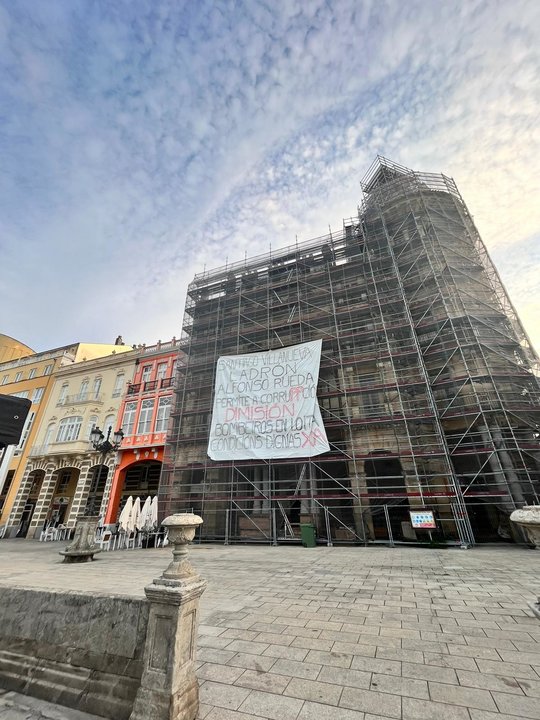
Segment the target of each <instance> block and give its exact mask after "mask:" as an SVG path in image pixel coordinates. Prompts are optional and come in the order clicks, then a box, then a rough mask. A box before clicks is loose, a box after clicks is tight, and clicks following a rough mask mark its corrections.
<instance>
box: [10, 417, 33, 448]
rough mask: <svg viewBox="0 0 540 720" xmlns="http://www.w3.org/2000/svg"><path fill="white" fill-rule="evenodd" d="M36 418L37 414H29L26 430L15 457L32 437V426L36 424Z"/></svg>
mask: <svg viewBox="0 0 540 720" xmlns="http://www.w3.org/2000/svg"><path fill="white" fill-rule="evenodd" d="M35 417H36V413H33V412H31V413H28V417H27V418H26V422H25V424H24V429H23V431H22V434H21V439H20V442H19V444H18V445H17V447H16V448H15V455H18V454H19V453H20V452H21V451H22V449H23V447H24V444H25V443H26V441H27V440H28V436H29V435H30V430H31V429H32V425H33V424H34V418H35Z"/></svg>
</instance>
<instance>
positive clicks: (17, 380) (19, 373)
mask: <svg viewBox="0 0 540 720" xmlns="http://www.w3.org/2000/svg"><path fill="white" fill-rule="evenodd" d="M21 378H22V372H18V373H17V374H16V375H15V381H14V382H19V380H20V379H21Z"/></svg>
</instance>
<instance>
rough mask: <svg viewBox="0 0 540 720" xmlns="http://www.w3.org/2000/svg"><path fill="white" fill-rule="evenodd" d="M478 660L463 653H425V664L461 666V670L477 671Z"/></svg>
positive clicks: (456, 667) (450, 666)
mask: <svg viewBox="0 0 540 720" xmlns="http://www.w3.org/2000/svg"><path fill="white" fill-rule="evenodd" d="M477 662H478V661H476V662H475V660H474V658H469V657H463V656H462V655H441V654H440V653H424V665H434V666H436V667H448V668H455V669H456V670H457V669H458V668H460V669H461V670H471V671H473V672H474V671H476V668H477Z"/></svg>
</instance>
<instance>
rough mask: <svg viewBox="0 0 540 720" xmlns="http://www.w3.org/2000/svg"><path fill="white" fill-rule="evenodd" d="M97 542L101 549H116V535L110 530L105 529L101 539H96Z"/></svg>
mask: <svg viewBox="0 0 540 720" xmlns="http://www.w3.org/2000/svg"><path fill="white" fill-rule="evenodd" d="M96 543H97V544H98V545H99V547H100V548H101V550H111V545H112V549H113V550H114V536H113V534H112V532H111V531H110V530H105V531H104V532H103V533H102V534H101V537H100V538H99V540H96Z"/></svg>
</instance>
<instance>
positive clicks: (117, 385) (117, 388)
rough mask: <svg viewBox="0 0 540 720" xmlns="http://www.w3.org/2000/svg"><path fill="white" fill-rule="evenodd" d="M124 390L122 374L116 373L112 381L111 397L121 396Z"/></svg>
mask: <svg viewBox="0 0 540 720" xmlns="http://www.w3.org/2000/svg"><path fill="white" fill-rule="evenodd" d="M123 388H124V373H118V375H117V376H116V380H115V381H114V390H113V394H112V396H113V397H119V396H120V395H121V394H122V390H123Z"/></svg>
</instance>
